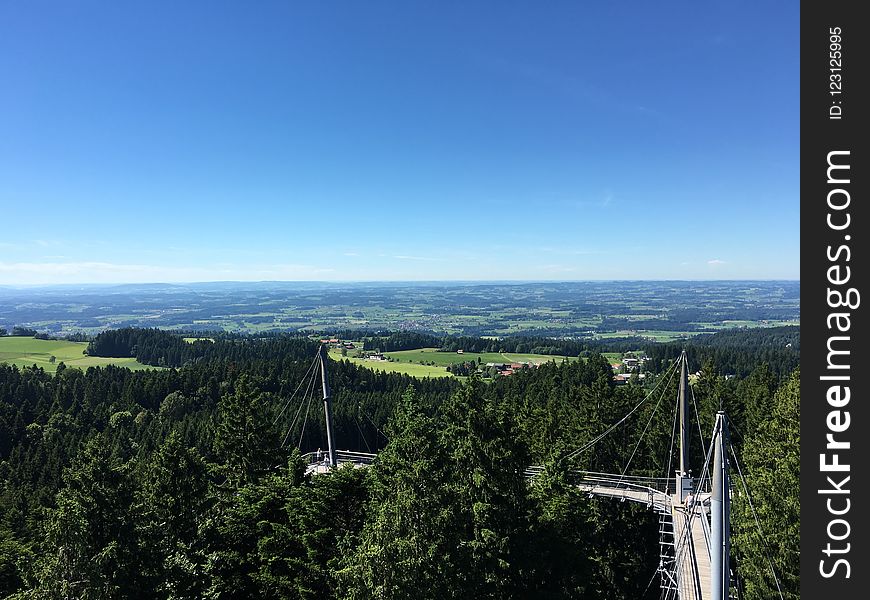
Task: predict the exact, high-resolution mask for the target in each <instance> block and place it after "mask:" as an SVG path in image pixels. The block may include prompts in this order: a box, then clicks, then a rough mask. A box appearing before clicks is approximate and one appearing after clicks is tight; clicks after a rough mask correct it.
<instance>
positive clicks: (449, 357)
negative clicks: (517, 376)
mask: <svg viewBox="0 0 870 600" xmlns="http://www.w3.org/2000/svg"><path fill="white" fill-rule="evenodd" d="M384 355H385V356H389V357H390V358H392V359H393V360H395V361H398V362H400V363H406V364H408V363H420V362H424V363H435V366H438V367H446V366H447V365H452V364H456V363H461V362H469V361H474V362H480V363H482V364H486V363H514V362H517V363H520V362H528V363H534V364H536V365H539V364H541V363H545V362H547V361H551V360H555V361H562V360H563V359H565V358H568V360H577V357H576V356H574V357H565V356H550V355H547V354H512V353H510V352H505V353H501V352H463V353H462V354H459V353H457V352H439V351H438V349H437V348H420V349H418V350H403V351H401V352H385V353H384ZM478 359H480V360H479V361H478Z"/></svg>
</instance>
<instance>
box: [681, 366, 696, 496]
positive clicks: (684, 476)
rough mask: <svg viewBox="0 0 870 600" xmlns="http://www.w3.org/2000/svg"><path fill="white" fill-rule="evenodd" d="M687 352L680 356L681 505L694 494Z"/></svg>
mask: <svg viewBox="0 0 870 600" xmlns="http://www.w3.org/2000/svg"><path fill="white" fill-rule="evenodd" d="M688 363H689V361H688V359H687V358H686V351H685V350H683V354H682V355H681V356H680V395H679V404H680V471H679V472H678V473H677V494H678V496H679V499H680V503H684V502H685V501H686V496H688V495H689V494H691V493H692V484H693V482H692V477H691V475H690V474H689V445H690V441H689V440H690V437H689V416H690V411H689V393H690V390H689V373H688Z"/></svg>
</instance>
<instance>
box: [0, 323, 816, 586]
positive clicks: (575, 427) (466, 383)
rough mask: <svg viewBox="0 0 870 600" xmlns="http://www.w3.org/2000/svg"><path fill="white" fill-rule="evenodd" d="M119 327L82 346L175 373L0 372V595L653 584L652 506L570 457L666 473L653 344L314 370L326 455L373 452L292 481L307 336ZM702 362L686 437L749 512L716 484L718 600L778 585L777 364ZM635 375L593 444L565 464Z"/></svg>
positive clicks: (762, 360)
mask: <svg viewBox="0 0 870 600" xmlns="http://www.w3.org/2000/svg"><path fill="white" fill-rule="evenodd" d="M124 335H127V334H117V333H115V334H108V335H106V337H104V338H102V339H100V338H98V340H95V343H94V344H92V349H91V350H92V351H93V352H95V353H96V352H100V351H104V352H124V351H126V352H128V354H126V356H130V355H131V354H129V352H130V350H131V348H132V347H133V346H139V347H138V348H137V349H136V352H138V353H141V354H142V355H147V356H148V357H149V358H150V359H151V360H152V361H153V364H158V363H160V364H165V365H183V366H179V367H177V368H175V367H172V368H165V369H156V370H149V371H131V370H128V369H124V368H118V367H105V368H89V369H88V370H87V371H82V370H78V369H73V368H64V367H63V365H60V366H59V367H58V369H57V373H56V374H54V375H51V374H48V373H46V372H44V371H43V370H41V369H39V368H23V369H21V368H18V367H11V366H7V365H0V597H3V598H16V599H18V598H94V599H96V598H214V599H217V598H221V599H225V598H226V599H229V598H311V599H314V598H348V599H363V598H378V599H381V598H382V599H388V598H389V599H404V598H414V599H416V600H422V599H424V598H432V599H436V598H437V599H441V598H493V599H496V598H498V599H502V598H590V599H597V598H601V599H604V598H607V599H613V598H617V599H618V598H625V599H638V598H657V597H659V589H658V585H659V581H658V576H657V575H656V567H657V566H658V562H659V556H658V523H657V519H656V517H655V516H654V514H653V513H652V512H651V511H648V510H647V509H646V508H645V507H643V506H641V505H638V504H633V503H630V502H625V503H622V502H617V501H610V500H605V499H595V498H592V497H590V496H589V495H587V494H585V493H582V492H580V491H579V490H578V489H577V488H576V487H575V486H574V485H573V484H572V482H573V480H572V475H571V469H575V468H582V469H587V470H593V471H600V472H611V473H620V472H622V471H623V469H626V468H628V467H630V469H629V471H630V472H631V473H633V474H639V475H647V476H654V477H663V476H665V474H667V473H670V474H671V475H672V471H673V460H674V456H675V451H674V448H673V444H672V433H673V423H674V421H673V418H674V406H675V405H674V401H673V398H674V397H675V395H676V386H677V382H676V378H671V379H665V377H666V374H667V370H666V365H667V360H669V359H670V357H671V353H670V351H663V352H662V355H661V357H660V360H658V362H657V363H655V361H653V362H654V363H655V365H656V366H655V372H651V373H650V374H649V375H648V377H647V379H646V380H645V381H644V382H643V383H641V382H638V381H632V382H630V383H628V384H626V385H615V383H614V381H613V377H612V370H611V366H610V364H609V363H608V361H607V360H606V359H605V358H604V357H603V356H602V355H601V354H598V353H597V352H596V351H591V352H590V351H588V349H587V350H586V356H585V360H582V361H572V362H568V361H564V362H559V363H557V362H551V363H545V364H544V365H542V366H540V367H538V368H536V369H529V368H525V369H520V370H518V371H517V372H516V373H515V374H514V375H512V376H510V377H501V378H497V379H494V380H492V381H484V380H481V379H479V378H477V377H476V376H472V377H470V378H467V379H465V380H462V381H458V380H456V379H450V378H441V379H412V378H410V377H408V376H405V375H400V374H386V373H376V372H373V371H370V370H368V369H365V368H363V367H360V366H356V365H354V364H351V363H350V362H347V361H330V364H329V369H330V373H329V376H330V382H331V386H332V389H333V395H334V397H333V405H334V419H335V431H336V434H335V437H336V442H337V446H338V447H339V448H341V449H347V450H355V451H361V452H375V451H377V452H378V457H377V459H376V460H375V462H374V464H373V465H372V466H371V467H368V468H354V467H352V466H345V467H341V468H339V469H337V470H334V471H333V472H331V473H328V474H322V475H316V476H312V475H306V474H305V463H304V460H303V457H302V455H303V454H304V453H307V452H312V451H317V450H321V449H325V448H326V439H325V432H324V430H325V427H324V419H323V413H322V408H321V404H320V401H319V396H318V395H317V393H316V392H317V390H307V391H310V395H309V397H313V398H314V401H313V402H309V403H308V406H307V407H306V408H303V406H302V405H303V403H302V402H297V401H296V400H295V399H296V398H302V399H304V398H305V395H304V393H303V395H302V396H300V395H298V394H295V392H296V391H298V388H299V385H300V382H303V381H304V380H305V377H306V374H307V373H308V372H309V370H310V368H311V364H312V358H313V357H314V355H315V353H316V351H317V348H318V345H317V343H316V342H314V341H311V340H309V339H307V338H304V337H293V336H273V337H269V338H265V339H254V338H244V337H242V338H233V339H225V340H218V341H216V342H215V343H213V344H206V345H203V346H202V347H201V348H199V347H198V344H185V343H184V342H180V340H179V341H174V340H169V341H166V340H167V339H169V338H168V337H167V336H168V335H169V334H160V333H152V334H147V335H145V336H142V337H141V339H136V340H131V339H129V337H128V338H124ZM169 337H171V336H169ZM161 340H163V341H161ZM113 344H114V345H117V346H118V347H117V348H115V347H114V346H112V345H113ZM101 348H102V350H101ZM728 352H729V353H731V354H732V355H733V354H734V353H735V352H738V351H737V350H734V349H733V348H730V349H728ZM173 353H175V354H173ZM704 356H707V358H705V359H704V362H703V364H702V363H700V362H695V363H694V364H692V365H691V366H692V370H693V371H695V370H698V371H699V375H698V377H697V379H693V383H692V389H693V392H694V397H695V399H696V401H697V406H698V412H699V421H700V422H699V423H698V428H699V429H700V431H701V432H703V434H704V436H705V437H708V436H709V433H710V431H711V429H712V424H713V419H714V415H715V413H716V411H717V410H719V409H720V408H724V409H725V410H726V411H727V412H728V414H729V417H730V419H731V423H732V443H733V445H734V451H735V453H736V455H737V456H738V458H739V461H740V463H741V468H742V470H743V471H744V474H745V482H746V485H747V488H748V491H749V492H750V495H751V497H752V498H753V501H754V505H753V507H750V506H749V505H748V502H747V495H746V494H739V493H738V494H735V507H734V516H733V519H734V525H733V531H734V534H733V535H734V538H733V542H734V553H733V559H732V560H733V565H734V567H735V569H736V573H737V579H738V582H739V586H740V587H741V592H742V594H741V597H742V598H747V599H752V598H757V599H764V598H771V597H774V596H775V595H776V582H775V581H774V579H773V578H772V576H771V572H770V568H769V566H768V564H769V563H768V558H769V559H770V564H772V565H773V568H774V571H775V572H776V574H777V576H778V579H779V585H780V586H781V587H782V589H783V592H784V595H785V597H786V598H797V597H798V593H799V584H798V542H799V506H798V463H797V461H798V443H799V423H798V416H799V400H800V398H799V385H798V371H797V370H796V369H795V370H794V371H791V372H787V371H785V372H784V369H783V368H782V365H785V364H788V360H786V359H782V357H780V356H778V355H777V354H776V351H775V350H772V349H771V348H763V349H759V348H753V347H751V346H749V349H747V350H745V351H744V353H743V355H741V356H740V357H739V364H740V365H742V366H747V365H749V366H751V367H752V368H751V369H750V368H748V366H747V367H746V368H745V369H744V368H742V367H741V369H740V372H739V373H738V374H737V376H736V377H730V378H726V377H725V376H724V372H723V367H722V365H717V364H716V362H715V358H716V356H724V354H722V353H720V354H719V355H715V354H714V355H705V354H704V353H703V352H702V351H701V350H698V351H697V352H694V351H693V352H691V353H690V360H691V361H699V360H700V359H701V358H703V357H704ZM161 359H162V360H161ZM735 360H736V359H735ZM657 384H658V385H660V389H661V395H660V396H659V395H658V393H657V394H656V395H655V396H654V397H653V398H652V400H653V401H650V402H646V403H643V404H642V405H641V408H640V409H639V410H638V411H637V412H636V413H635V414H634V415H633V416H632V418H631V419H628V420H626V421H625V422H624V423H623V424H621V425H619V426H618V427H617V428H616V429H615V430H614V431H613V432H612V433H611V434H609V435H608V436H606V437H605V438H603V439H602V440H601V442H599V443H597V444H595V446H594V452H584V453H579V454H577V455H576V456H575V457H574V458H573V459H571V460H568V459H567V458H566V457H567V456H568V455H569V454H570V453H571V452H572V451H573V450H576V449H578V448H580V447H582V446H583V445H584V444H585V443H586V442H589V441H590V440H593V439H594V438H596V436H598V435H599V434H601V433H602V432H604V431H605V430H607V429H608V428H610V427H611V426H612V425H613V424H614V423H617V422H618V421H620V419H622V417H623V416H625V415H626V413H628V412H629V411H630V410H631V409H632V407H634V406H636V405H638V403H639V402H640V401H641V400H642V399H643V398H644V397H645V396H646V395H647V394H648V393H649V392H650V389H651V388H652V387H653V386H655V385H657ZM294 394H295V395H294ZM291 400H293V401H292V402H290V401H291ZM656 401H658V402H656ZM707 441H709V440H707ZM696 459H697V461H698V464H696V465H693V467H694V469H696V470H700V469H701V467H702V465H701V464H700V463H701V462H702V460H703V457H701V456H696ZM529 465H540V466H542V467H543V470H542V472H541V474H540V475H538V476H537V477H534V478H531V479H530V478H527V477H526V475H525V470H526V468H527V467H528V466H529ZM753 509H754V511H753ZM753 512H754V513H755V514H753ZM756 516H757V518H758V521H759V523H760V526H761V528H762V530H763V532H764V535H761V534H759V532H758V529H757V527H756V524H755V517H756Z"/></svg>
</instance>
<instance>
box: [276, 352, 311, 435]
mask: <svg viewBox="0 0 870 600" xmlns="http://www.w3.org/2000/svg"><path fill="white" fill-rule="evenodd" d="M315 364H317V357H316V356H315V357H314V360H313V361H311V365H310V366H309V367H308V370H307V371H305V375H303V376H302V379H300V380H299V385H297V386H296V389H295V390H294V391H293V394H291V395H290V399H289V400H287V402H285V403H284V408H282V409H281V412H279V413H278V415H277V416H276V417H275V418H274V419H273V420H272V425H274V424H275V423H277V422H278V419H280V418H281V415H283V414H284V411H285V410H287V407H288V406H290V403H291V402H292V401H293V398H295V397H296V394H297V393H298V392H299V388H301V387H302V384H303V383H305V380H306V379H307V378H308V376H309V374H310V373H311V369H313V368H314V365H315Z"/></svg>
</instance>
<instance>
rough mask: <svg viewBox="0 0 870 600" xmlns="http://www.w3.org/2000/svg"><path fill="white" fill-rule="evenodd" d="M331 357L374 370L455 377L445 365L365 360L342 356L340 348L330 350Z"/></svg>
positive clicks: (419, 375) (413, 375) (421, 376)
mask: <svg viewBox="0 0 870 600" xmlns="http://www.w3.org/2000/svg"><path fill="white" fill-rule="evenodd" d="M329 357H330V358H332V359H334V360H349V361H350V362H352V363H353V364H355V365H360V366H361V367H365V368H367V369H371V370H372V371H384V372H387V373H404V374H405V375H410V376H411V377H419V378H423V377H453V374H452V373H448V372H447V369H446V368H445V367H444V366H440V367H437V366H436V367H433V366H427V365H421V364H414V363H409V362H407V361H406V362H404V363H400V362H386V361H375V360H365V359H364V358H354V357H350V356H342V355H341V352H340V351H338V350H330V351H329Z"/></svg>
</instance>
